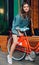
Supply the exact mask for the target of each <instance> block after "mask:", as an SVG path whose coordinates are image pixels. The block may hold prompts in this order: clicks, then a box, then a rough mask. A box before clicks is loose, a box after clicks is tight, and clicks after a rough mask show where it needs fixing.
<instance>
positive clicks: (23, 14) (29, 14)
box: [20, 2, 31, 18]
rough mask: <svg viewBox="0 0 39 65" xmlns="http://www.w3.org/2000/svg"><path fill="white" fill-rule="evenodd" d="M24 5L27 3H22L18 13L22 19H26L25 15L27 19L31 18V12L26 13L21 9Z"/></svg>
mask: <svg viewBox="0 0 39 65" xmlns="http://www.w3.org/2000/svg"><path fill="white" fill-rule="evenodd" d="M25 4H28V3H27V2H24V3H23V4H22V6H21V10H20V13H21V14H22V16H23V17H24V18H25V17H26V15H27V16H28V17H29V18H31V10H30V9H29V11H28V12H27V13H26V12H25V11H24V9H23V6H24V5H25ZM28 5H29V4H28ZM29 7H30V5H29Z"/></svg>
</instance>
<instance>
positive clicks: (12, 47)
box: [7, 35, 18, 64]
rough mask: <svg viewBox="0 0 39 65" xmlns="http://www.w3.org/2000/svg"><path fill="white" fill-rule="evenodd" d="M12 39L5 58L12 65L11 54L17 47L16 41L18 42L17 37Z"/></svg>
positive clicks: (14, 36)
mask: <svg viewBox="0 0 39 65" xmlns="http://www.w3.org/2000/svg"><path fill="white" fill-rule="evenodd" d="M12 37H13V43H12V46H11V50H10V53H9V55H8V56H7V60H8V63H9V64H12V53H13V52H14V50H15V47H16V45H17V41H18V38H17V35H12Z"/></svg>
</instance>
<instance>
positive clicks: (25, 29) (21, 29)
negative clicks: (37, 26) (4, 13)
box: [16, 27, 29, 32]
mask: <svg viewBox="0 0 39 65" xmlns="http://www.w3.org/2000/svg"><path fill="white" fill-rule="evenodd" d="M16 30H20V31H22V32H25V31H27V30H29V28H28V27H26V28H25V27H24V28H19V27H16Z"/></svg>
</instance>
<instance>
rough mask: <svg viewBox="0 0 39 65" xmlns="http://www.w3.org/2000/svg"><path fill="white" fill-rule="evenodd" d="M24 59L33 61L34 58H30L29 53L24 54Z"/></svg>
mask: <svg viewBox="0 0 39 65" xmlns="http://www.w3.org/2000/svg"><path fill="white" fill-rule="evenodd" d="M25 60H30V61H34V59H32V58H31V57H30V55H28V56H26V57H25Z"/></svg>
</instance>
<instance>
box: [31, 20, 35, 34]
mask: <svg viewBox="0 0 39 65" xmlns="http://www.w3.org/2000/svg"><path fill="white" fill-rule="evenodd" d="M31 31H32V35H34V28H33V22H32V20H31Z"/></svg>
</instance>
